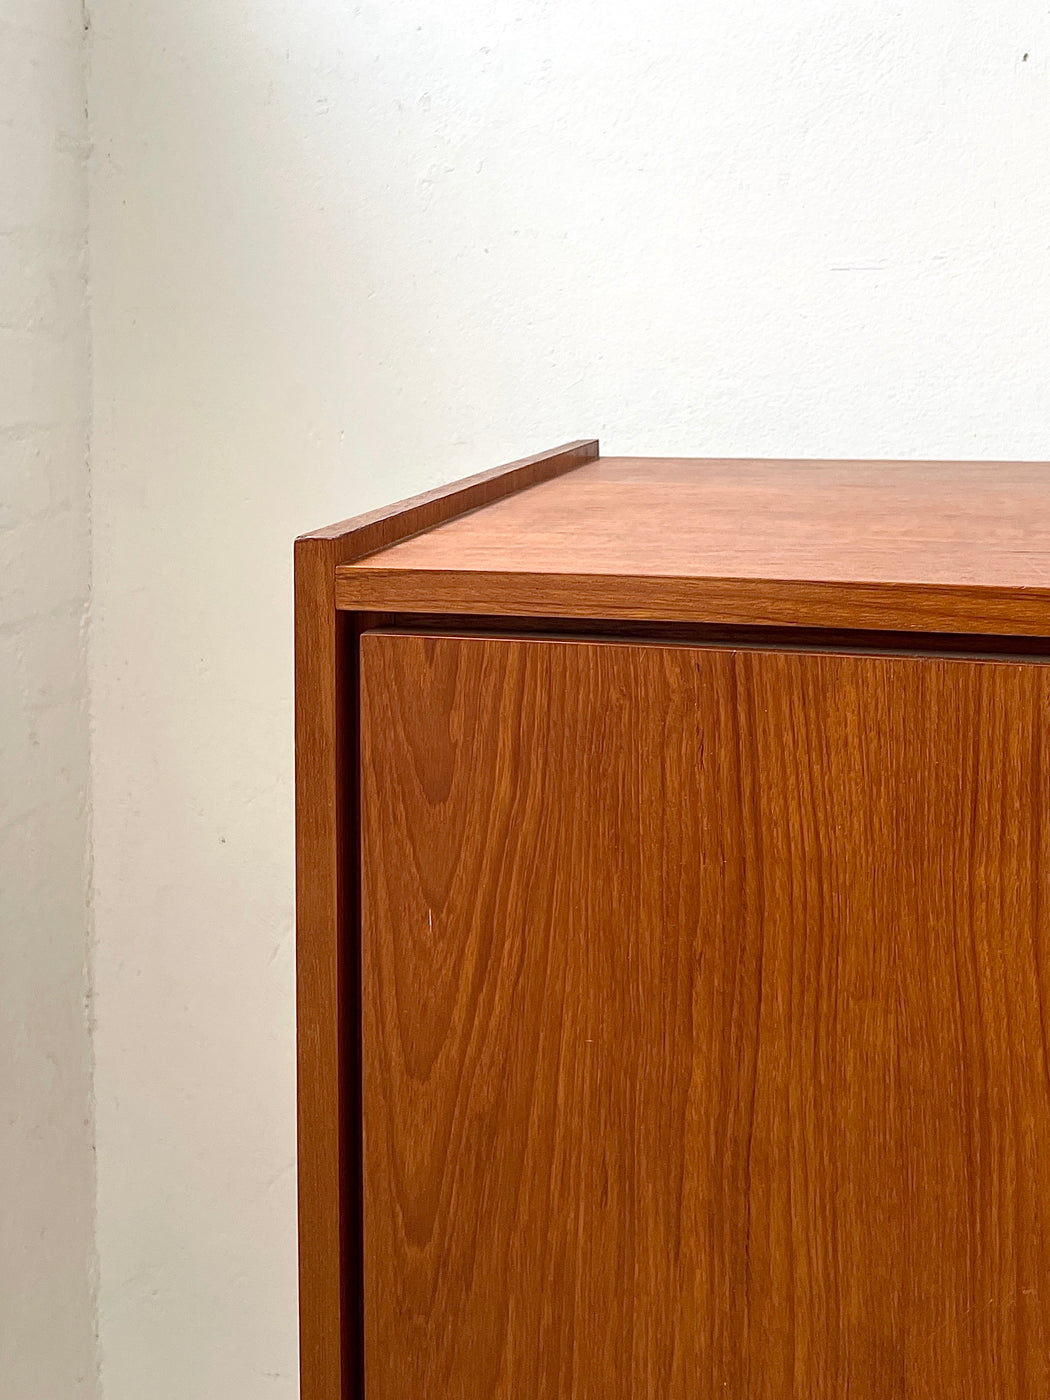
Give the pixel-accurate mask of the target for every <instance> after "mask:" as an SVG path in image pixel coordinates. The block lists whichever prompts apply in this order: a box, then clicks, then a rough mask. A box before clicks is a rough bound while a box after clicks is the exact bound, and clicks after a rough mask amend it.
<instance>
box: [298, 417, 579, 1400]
mask: <svg viewBox="0 0 1050 1400" xmlns="http://www.w3.org/2000/svg"><path fill="white" fill-rule="evenodd" d="M597 452H598V444H597V443H585V442H584V443H570V444H568V445H567V446H566V447H560V448H555V449H554V450H553V451H550V452H545V453H540V454H538V455H536V456H533V457H527V458H523V459H521V460H520V461H517V462H511V463H509V464H508V465H507V466H505V467H498V468H496V469H495V470H494V471H489V472H483V473H481V474H480V475H478V476H475V477H470V478H468V479H466V480H465V481H459V482H454V483H452V484H451V485H450V486H446V487H442V488H440V489H438V490H436V491H430V492H427V493H426V494H425V495H422V496H416V497H413V498H412V499H411V500H408V501H402V502H400V503H399V504H398V505H395V506H391V507H389V508H386V509H384V510H380V511H375V512H372V513H371V514H370V515H363V516H358V517H357V518H356V519H353V520H348V521H344V522H342V523H341V524H339V525H333V526H330V527H328V528H327V529H324V530H319V531H316V532H315V533H314V534H312V535H305V536H303V537H302V538H300V539H299V540H297V541H296V545H295V751H296V960H297V1017H298V1029H297V1041H298V1160H299V1330H300V1393H301V1395H302V1400H358V1397H359V1396H360V1394H361V1347H360V1336H359V1331H360V1312H361V1284H360V1265H361V1260H360V1254H361V1242H360V1214H361V1202H360V1136H359V1124H360V1111H359V1100H360V1064H359V1049H358V1037H359V1012H358V1008H359V986H358V977H357V974H358V960H357V954H356V949H357V934H358V923H357V910H356V887H357V833H356V824H355V812H356V783H357V769H356V753H355V748H356V707H355V702H356V691H357V686H356V674H357V635H358V633H359V632H360V630H361V628H362V627H363V626H368V625H371V624H370V617H369V615H368V614H358V615H355V616H348V615H347V614H345V613H344V614H339V613H337V611H336V604H335V574H336V569H337V567H338V566H339V565H340V564H343V563H345V562H346V561H348V560H351V559H356V558H359V557H360V555H361V554H363V553H365V552H367V551H368V550H369V549H375V548H378V547H380V546H382V545H389V544H391V543H393V542H394V541H397V540H401V539H404V538H406V537H407V536H409V535H411V534H412V533H413V532H414V531H416V530H419V529H423V528H426V527H427V526H429V525H433V524H435V523H437V522H440V521H445V520H449V519H451V518H452V517H454V516H455V515H456V513H457V512H459V511H464V510H473V509H476V508H477V507H478V506H480V505H483V504H485V503H487V502H490V501H494V500H496V499H498V498H500V497H502V496H506V495H507V494H508V493H510V492H513V491H520V490H523V489H525V488H526V487H528V486H531V485H533V484H535V483H536V482H539V481H545V480H548V479H549V478H550V477H551V476H553V475H556V474H557V473H559V472H564V471H570V470H572V468H573V467H575V466H577V465H579V464H580V463H581V462H584V461H587V460H590V459H592V458H594V457H596V456H597ZM375 620H378V621H381V620H382V618H381V617H378V618H376V619H375Z"/></svg>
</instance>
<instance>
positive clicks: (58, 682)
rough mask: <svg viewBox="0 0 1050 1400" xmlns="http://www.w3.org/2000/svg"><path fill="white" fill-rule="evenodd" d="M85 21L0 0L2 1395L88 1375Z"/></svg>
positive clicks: (49, 1390) (67, 8) (28, 2)
mask: <svg viewBox="0 0 1050 1400" xmlns="http://www.w3.org/2000/svg"><path fill="white" fill-rule="evenodd" d="M86 240H87V148H86V119H85V84H84V68H83V23H82V13H81V8H80V5H79V3H75V0H0V1105H2V1112H0V1400H30V1397H31V1398H32V1400H82V1398H83V1400H87V1397H91V1396H94V1395H95V1394H96V1388H95V1383H96V1366H95V1329H94V1299H93V1282H94V1245H93V1238H92V1236H93V1217H94V1194H95V1175H94V1161H93V1154H92V1129H91V1104H90V1094H91V1058H90V1044H89V1034H88V1009H87V1001H86V998H87V991H88V977H87V958H88V877H89V862H88V845H89V841H88V794H89V774H88V762H89V744H88V722H87V705H86V687H87V668H86V662H85V641H84V621H85V609H86V604H87V596H88V586H89V560H88V547H89V525H90V522H89V508H88V478H87V438H88V415H89V411H90V392H89V389H90V361H89V353H88V318H87V304H86V296H85V288H86V269H85V254H86Z"/></svg>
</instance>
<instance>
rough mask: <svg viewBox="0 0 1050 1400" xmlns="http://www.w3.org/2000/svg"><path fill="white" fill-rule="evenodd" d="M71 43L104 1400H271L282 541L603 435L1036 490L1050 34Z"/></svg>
mask: <svg viewBox="0 0 1050 1400" xmlns="http://www.w3.org/2000/svg"><path fill="white" fill-rule="evenodd" d="M91 14H92V19H93V34H92V40H91V45H90V50H91V67H92V78H91V89H90V96H91V104H92V118H93V132H94V140H95V147H96V150H95V158H94V167H93V184H92V228H91V254H92V276H93V306H94V311H93V316H94V347H95V348H94V354H95V362H94V363H95V396H94V409H95V425H94V436H93V494H94V541H95V573H94V623H93V628H94V630H93V650H92V660H91V680H92V685H93V707H94V716H95V719H94V744H95V770H94V771H95V804H96V805H95V832H96V919H97V947H96V986H97V1037H96V1051H97V1067H98V1068H97V1094H98V1125H97V1134H98V1161H99V1215H98V1230H99V1235H98V1238H99V1250H100V1257H101V1305H100V1306H101V1345H102V1364H103V1372H102V1375H103V1385H104V1394H105V1396H106V1400H141V1397H142V1396H145V1395H149V1396H150V1397H152V1400H241V1397H243V1400H258V1397H264V1396H275V1397H277V1396H279V1397H291V1396H293V1395H294V1394H295V1390H296V1382H295V1372H296V1354H295V1346H296V1328H295V1273H294V1268H295V1245H294V1239H295V1230H294V1213H295V1200H294V1165H293V1162H294V1158H293V1153H294V1136H293V1130H294V1120H293V1064H294V1059H293V1034H294V1025H293V944H292V788H291V772H292V752H291V734H292V723H291V576H290V560H291V552H290V545H291V539H292V536H293V535H294V534H295V533H296V532H298V531H301V530H303V529H305V528H309V527H312V526H315V525H319V524H321V523H324V522H326V521H327V520H330V519H333V518H338V517H341V516H344V515H347V514H349V513H351V512H354V511H358V510H364V509H366V508H369V507H371V506H374V505H376V504H378V503H380V502H382V501H386V500H389V499H392V498H395V497H397V496H400V495H402V494H404V493H406V492H409V491H413V490H418V489H422V488H424V487H426V486H428V485H431V484H433V483H435V482H437V481H440V480H444V479H447V478H450V477H452V476H454V475H458V474H461V473H463V472H467V471H470V470H473V469H476V468H480V467H483V466H488V465H491V464H493V463H495V462H498V461H500V460H502V459H505V458H507V457H510V456H517V455H519V454H521V453H525V452H528V451H532V450H535V449H538V448H541V447H544V446H546V445H549V444H552V443H555V442H558V441H561V440H563V439H565V438H569V437H575V436H583V435H591V434H598V435H600V436H601V438H602V439H603V445H604V446H605V447H606V449H607V450H610V451H619V452H632V451H654V452H692V453H701V454H702V453H715V454H721V453H730V454H732V453H736V454H748V453H756V454H757V453H761V454H817V455H820V454H829V455H835V454H857V455H873V456H877V455H882V454H887V455H903V456H912V455H914V456H923V455H930V456H944V455H947V456H951V455H960V456H978V457H979V456H993V457H1004V456H1019V457H1041V458H1046V457H1050V414H1048V405H1047V384H1048V383H1050V336H1048V334H1047V324H1048V318H1050V265H1048V257H1050V254H1048V250H1050V16H1048V12H1047V7H1046V5H1045V4H1043V3H1039V4H1036V3H1033V0H1014V3H1012V4H1010V5H1004V4H1003V3H1002V0H951V3H949V0H926V3H923V4H913V5H902V4H900V3H887V0H865V3H863V4H861V3H849V2H848V0H847V3H843V0H835V3H831V0H776V3H774V0H763V3H754V2H753V0H736V3H734V4H725V3H718V4H716V3H714V2H713V0H703V3H699V4H697V3H686V0H675V3H670V0H648V2H647V3H645V4H641V3H630V4H628V3H625V0H603V2H602V3H599V0H558V2H557V3H554V0H551V2H550V3H544V2H543V0H531V2H527V0H454V3H453V0H440V3H439V0H365V3H350V2H349V0H250V2H249V0H181V3H179V4H171V3H169V2H168V0H93V3H92V5H91Z"/></svg>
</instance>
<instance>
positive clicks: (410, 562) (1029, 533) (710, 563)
mask: <svg viewBox="0 0 1050 1400" xmlns="http://www.w3.org/2000/svg"><path fill="white" fill-rule="evenodd" d="M350 567H352V568H353V569H354V570H355V571H365V570H376V569H384V570H385V569H398V570H413V571H415V570H435V569H436V570H454V571H456V572H462V573H472V572H522V573H551V574H581V573H586V574H614V575H623V576H634V575H642V576H644V575H658V576H662V577H671V576H675V577H696V578H705V577H707V578H709V577H717V578H754V579H779V580H791V579H800V580H801V579H805V580H812V581H819V580H828V581H847V580H849V581H856V582H871V583H887V584H893V583H940V584H970V585H987V586H1008V587H1026V586H1034V587H1048V586H1050V464H1045V463H1032V462H848V461H841V462H839V461H809V462H807V461H787V460H785V461H753V460H745V459H739V460H732V459H721V460H719V459H704V458H693V459H690V458H672V457H668V458H649V457H604V458H601V459H599V460H598V461H595V462H591V463H588V464H587V465H585V466H582V467H577V468H576V469H575V470H574V471H571V472H568V473H567V474H566V475H564V476H560V477H556V478H555V479H554V480H553V481H545V482H542V483H540V484H539V485H536V486H532V487H529V488H527V489H526V490H524V491H519V492H517V493H516V494H515V495H512V496H507V497H505V498H504V499H503V500H500V501H496V502H494V503H493V504H491V505H488V506H485V507H483V508H481V509H480V510H475V511H472V512H471V513H469V514H468V515H464V516H460V517H459V518H457V519H454V520H450V521H448V522H447V523H445V524H442V525H438V526H437V527H435V528H434V529H432V530H428V531H426V532H424V533H423V534H420V535H416V536H414V537H413V538H411V539H408V540H404V541H402V542H401V543H399V544H395V545H392V546H391V547H390V548H388V549H383V550H380V551H378V552H377V553H375V554H372V555H370V556H368V557H367V558H365V559H362V560H360V561H359V562H357V563H356V564H354V565H352V566H350Z"/></svg>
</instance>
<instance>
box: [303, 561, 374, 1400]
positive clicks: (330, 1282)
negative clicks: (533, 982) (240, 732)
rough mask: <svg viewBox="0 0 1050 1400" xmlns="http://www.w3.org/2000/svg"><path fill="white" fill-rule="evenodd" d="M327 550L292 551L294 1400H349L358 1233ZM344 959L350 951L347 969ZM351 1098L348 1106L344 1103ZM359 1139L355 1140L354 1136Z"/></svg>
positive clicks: (350, 930) (341, 799) (343, 794)
mask: <svg viewBox="0 0 1050 1400" xmlns="http://www.w3.org/2000/svg"><path fill="white" fill-rule="evenodd" d="M334 574H335V546H333V544H332V542H330V541H328V540H317V539H307V540H299V541H297V543H296V553H295V762H296V775H295V783H296V987H297V995H296V1002H297V1005H296V1019H297V1042H298V1179H299V1336H300V1348H299V1349H300V1363H299V1370H300V1390H301V1394H302V1397H303V1400H356V1397H357V1394H358V1391H359V1387H358V1386H357V1384H356V1381H355V1377H356V1375H357V1374H358V1372H359V1364H360V1338H359V1337H358V1336H357V1335H356V1327H355V1322H356V1318H357V1316H358V1308H357V1306H356V1304H355V1299H354V1297H353V1296H352V1293H353V1285H354V1282H355V1278H354V1274H355V1273H356V1271H355V1270H354V1269H353V1268H352V1264H353V1259H354V1256H355V1254H356V1251H357V1234H358V1231H359V1226H358V1223H357V1220H358V1216H357V1213H358V1202H359V1189H358V1184H357V1181H356V1173H357V1167H356V1154H355V1152H354V1151H353V1150H352V1148H351V1142H350V1140H349V1139H348V1137H347V1134H346V1122H347V1109H348V1107H350V1108H351V1109H352V1111H353V1112H354V1113H355V1116H356V1112H357V1109H358V1103H359V1097H358V1093H357V1092H356V1090H355V1088H354V1085H355V1083H356V1081H357V1072H356V1063H355V1060H356V1034H355V1033H354V1032H353V1022H352V1020H351V1016H352V1008H351V1007H348V1005H347V997H348V993H350V992H351V991H352V987H350V986H348V985H347V978H346V970H347V964H346V957H347V952H348V950H352V949H353V948H354V947H355V946H356V942H355V939H354V936H353V935H354V921H353V919H352V913H353V909H352V890H351V889H350V888H349V886H350V884H351V881H352V877H353V872H354V870H355V868H356V862H355V860H354V852H353V850H352V849H351V850H350V851H349V852H348V851H347V849H346V843H347V825H348V823H349V821H350V810H349V809H350V806H351V802H350V798H351V793H350V786H351V773H350V770H349V769H348V766H347V756H346V753H345V749H346V738H347V732H346V731H347V728H348V727H349V728H350V730H351V732H352V731H353V724H352V714H351V713H350V712H348V711H347V709H346V700H347V697H346V695H345V672H346V671H347V669H348V668H349V666H350V658H349V656H348V655H347V653H348V650H349V645H348V635H347V634H348V633H349V631H350V628H351V626H352V621H351V619H350V618H349V617H347V616H346V615H344V616H343V617H339V616H338V615H337V614H336V611H335V602H334V597H333V585H334ZM352 963H353V953H352V951H351V964H352ZM348 1098H349V1100H350V1103H349V1104H348ZM355 1136H356V1135H355Z"/></svg>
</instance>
